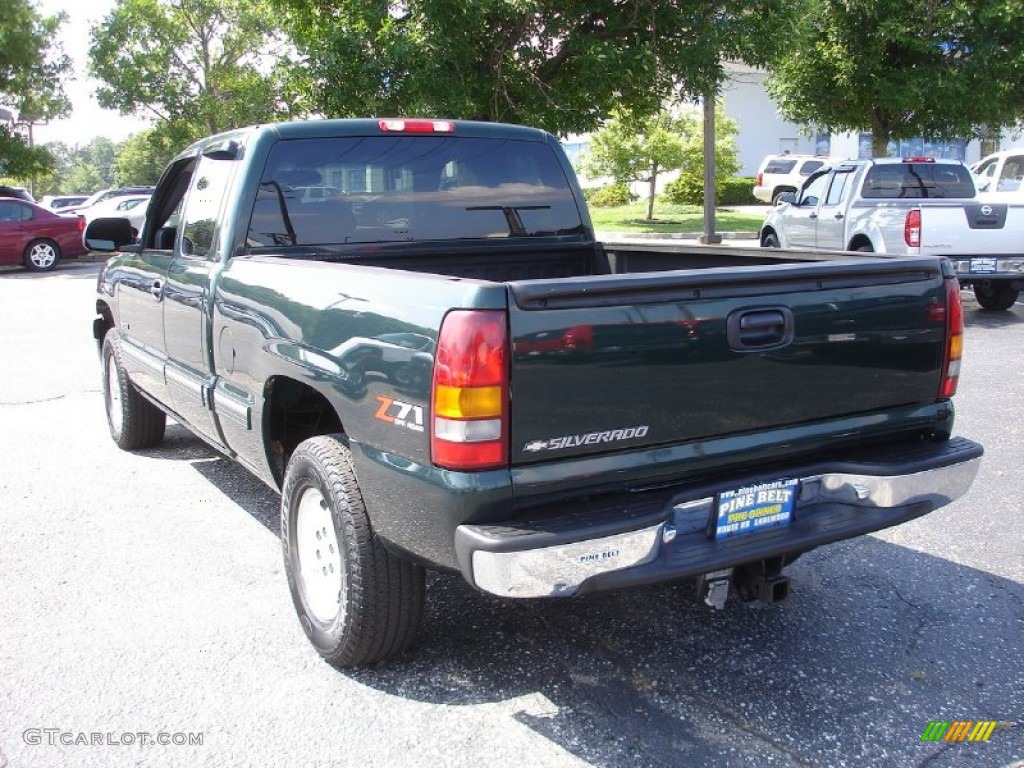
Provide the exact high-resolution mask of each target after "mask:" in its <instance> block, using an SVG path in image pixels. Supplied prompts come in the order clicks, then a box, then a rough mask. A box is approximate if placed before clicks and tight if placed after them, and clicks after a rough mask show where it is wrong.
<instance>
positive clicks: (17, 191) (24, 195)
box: [0, 185, 36, 203]
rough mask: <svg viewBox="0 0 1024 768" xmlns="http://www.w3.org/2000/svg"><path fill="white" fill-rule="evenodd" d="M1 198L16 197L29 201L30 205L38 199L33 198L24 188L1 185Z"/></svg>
mask: <svg viewBox="0 0 1024 768" xmlns="http://www.w3.org/2000/svg"><path fill="white" fill-rule="evenodd" d="M0 197H14V198H17V199H19V200H27V201H28V202H30V203H34V202H35V201H36V199H35V198H34V197H32V193H31V192H29V191H28V190H27V189H25V188H24V187H7V186H2V185H0Z"/></svg>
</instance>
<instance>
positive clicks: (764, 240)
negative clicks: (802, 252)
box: [761, 232, 781, 248]
mask: <svg viewBox="0 0 1024 768" xmlns="http://www.w3.org/2000/svg"><path fill="white" fill-rule="evenodd" d="M761 247H762V248H780V247H781V246H780V245H779V236H778V235H776V234H775V233H774V232H766V233H765V234H763V235H762V236H761Z"/></svg>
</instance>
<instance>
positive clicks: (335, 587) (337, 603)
mask: <svg viewBox="0 0 1024 768" xmlns="http://www.w3.org/2000/svg"><path fill="white" fill-rule="evenodd" d="M281 543H282V546H283V548H284V566H285V572H286V573H287V575H288V587H289V589H290V590H291V593H292V602H293V603H294V605H295V610H296V612H297V613H298V615H299V622H300V623H301V624H302V628H303V630H304V631H305V633H306V636H307V637H308V638H309V640H310V642H311V643H312V644H313V646H314V647H315V648H316V650H317V652H318V653H319V654H320V655H321V656H322V657H323V658H324V659H325V660H326V661H327V662H328V663H330V664H332V665H334V666H336V667H358V666H363V665H366V664H373V663H374V662H378V661H383V660H384V659H388V658H391V657H393V656H397V655H398V654H400V653H402V652H403V651H405V650H406V649H407V648H408V647H409V646H410V645H411V644H412V641H413V638H414V637H415V635H416V630H417V628H418V627H419V623H420V619H421V617H422V615H423V604H424V591H425V590H424V581H425V580H424V572H423V569H422V568H421V567H419V566H417V565H414V564H413V563H410V562H408V561H407V560H403V559H401V558H399V557H397V556H395V555H393V554H391V553H390V552H388V551H387V550H386V549H385V548H384V546H383V545H382V544H381V542H380V540H379V539H378V538H377V536H376V534H375V533H374V532H373V529H372V527H371V526H370V519H369V517H368V516H367V513H366V506H365V505H364V503H363V497H362V493H361V492H360V489H359V485H358V482H357V481H356V475H355V469H354V467H353V464H352V454H351V452H350V451H349V449H348V447H347V446H346V445H345V444H344V442H342V438H341V437H340V436H337V435H323V436H320V437H313V438H310V439H309V440H306V441H305V442H303V443H301V444H300V445H299V446H298V448H296V449H295V452H294V453H293V454H292V457H291V460H290V461H289V462H288V469H287V470H286V472H285V478H284V488H283V490H282V492H281Z"/></svg>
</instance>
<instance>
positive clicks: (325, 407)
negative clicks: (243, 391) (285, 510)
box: [263, 376, 345, 486]
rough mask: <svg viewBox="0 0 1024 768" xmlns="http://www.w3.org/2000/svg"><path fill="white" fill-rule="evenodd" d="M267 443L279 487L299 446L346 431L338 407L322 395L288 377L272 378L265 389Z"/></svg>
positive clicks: (265, 440)
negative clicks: (312, 439)
mask: <svg viewBox="0 0 1024 768" xmlns="http://www.w3.org/2000/svg"><path fill="white" fill-rule="evenodd" d="M263 396H264V406H263V444H264V448H265V449H266V451H267V458H268V460H269V463H270V467H271V471H272V472H273V473H274V479H275V480H276V481H277V484H278V486H281V484H282V483H283V481H284V470H285V467H287V466H288V460H289V459H290V458H291V455H292V453H293V452H294V451H295V449H296V448H297V447H298V445H299V443H301V442H302V441H303V440H307V439H309V438H311V437H316V436H317V435H333V434H337V433H341V432H344V431H345V430H344V427H343V426H342V424H341V419H340V418H339V417H338V413H337V411H335V410H334V406H332V405H331V403H330V402H329V401H328V400H327V398H326V397H324V396H323V395H322V394H321V393H320V392H318V391H317V390H315V389H313V387H311V386H309V385H308V384H303V383H302V382H300V381H296V380H295V379H290V378H288V377H286V376H275V377H273V378H271V379H270V380H269V381H268V382H267V384H266V386H265V387H264V390H263Z"/></svg>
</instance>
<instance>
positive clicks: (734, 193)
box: [664, 174, 761, 205]
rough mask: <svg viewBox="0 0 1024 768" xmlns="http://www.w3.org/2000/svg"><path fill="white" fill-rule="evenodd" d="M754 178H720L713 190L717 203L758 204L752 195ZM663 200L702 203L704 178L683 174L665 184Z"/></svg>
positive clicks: (686, 203)
mask: <svg viewBox="0 0 1024 768" xmlns="http://www.w3.org/2000/svg"><path fill="white" fill-rule="evenodd" d="M753 187H754V180H753V179H752V178H747V177H745V176H733V177H731V178H728V179H720V180H719V182H718V186H717V187H716V189H715V192H716V194H717V197H718V205H760V204H761V201H760V200H758V199H757V198H756V197H754V192H753ZM664 197H665V200H667V201H668V202H670V203H676V204H677V205H704V179H703V178H702V177H698V176H696V175H695V174H684V175H682V176H680V177H679V178H678V179H676V180H675V181H673V182H671V183H669V184H666V185H665V192H664Z"/></svg>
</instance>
